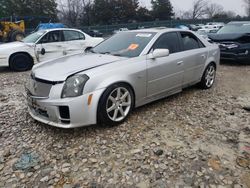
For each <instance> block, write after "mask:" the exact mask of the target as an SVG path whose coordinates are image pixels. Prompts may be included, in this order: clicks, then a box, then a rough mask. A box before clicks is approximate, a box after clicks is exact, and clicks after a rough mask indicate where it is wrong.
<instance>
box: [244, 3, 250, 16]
mask: <svg viewBox="0 0 250 188" xmlns="http://www.w3.org/2000/svg"><path fill="white" fill-rule="evenodd" d="M244 2H245V8H246V13H247V16H250V0H244Z"/></svg>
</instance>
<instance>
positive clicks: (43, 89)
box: [27, 78, 52, 97]
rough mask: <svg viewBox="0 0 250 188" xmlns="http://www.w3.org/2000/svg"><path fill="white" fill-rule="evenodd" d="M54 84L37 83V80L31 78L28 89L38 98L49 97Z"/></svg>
mask: <svg viewBox="0 0 250 188" xmlns="http://www.w3.org/2000/svg"><path fill="white" fill-rule="evenodd" d="M51 87H52V84H49V83H45V82H42V81H37V80H36V79H35V78H30V80H29V83H28V85H27V89H28V90H29V92H30V94H31V95H33V96H37V97H48V96H49V93H50V90H51Z"/></svg>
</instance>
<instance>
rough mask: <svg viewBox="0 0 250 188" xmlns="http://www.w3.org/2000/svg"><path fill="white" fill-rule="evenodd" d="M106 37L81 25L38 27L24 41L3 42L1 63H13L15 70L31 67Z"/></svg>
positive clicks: (0, 51)
mask: <svg viewBox="0 0 250 188" xmlns="http://www.w3.org/2000/svg"><path fill="white" fill-rule="evenodd" d="M103 40H104V39H103V38H95V37H91V36H89V35H87V34H86V33H84V32H82V31H80V30H77V29H68V28H61V29H48V30H41V31H37V32H35V33H32V34H31V35H29V36H27V37H26V38H24V39H23V40H22V41H21V42H12V43H7V44H2V45H0V66H9V67H10V68H11V69H12V70H15V71H26V70H30V69H31V68H32V67H33V65H34V64H35V63H38V62H43V61H47V60H51V59H56V58H59V57H62V56H65V55H70V54H76V53H81V52H83V51H84V50H85V49H86V48H90V47H94V46H96V45H97V44H99V43H100V42H102V41H103Z"/></svg>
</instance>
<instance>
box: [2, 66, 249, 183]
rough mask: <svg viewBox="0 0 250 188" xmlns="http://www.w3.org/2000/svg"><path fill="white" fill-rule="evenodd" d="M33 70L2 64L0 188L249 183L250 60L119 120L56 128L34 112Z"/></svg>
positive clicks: (225, 69)
mask: <svg viewBox="0 0 250 188" xmlns="http://www.w3.org/2000/svg"><path fill="white" fill-rule="evenodd" d="M28 76H29V72H25V73H14V72H11V71H9V70H8V69H5V68H1V69H0V80H1V82H0V88H1V90H0V148H1V149H0V187H51V188H52V187H56V188H57V187H63V188H71V187H75V188H76V187H139V188H146V187H162V188H164V187H180V188H181V187H186V188H188V187H201V188H203V187H211V188H215V187H219V188H220V187H234V188H240V187H245V188H247V187H250V116H249V115H250V112H249V111H247V108H246V109H243V107H247V106H250V66H234V65H222V66H221V67H220V70H219V71H218V74H217V82H216V84H215V86H214V87H213V88H212V89H210V90H206V91H204V90H200V89H199V88H197V87H192V88H189V89H186V90H185V91H183V92H182V93H180V94H178V95H175V96H172V97H169V98H166V99H163V100H160V101H157V102H154V103H152V104H149V105H146V106H143V107H141V108H139V109H136V110H135V111H134V112H133V113H132V115H131V116H130V118H129V119H128V120H127V121H126V122H125V123H123V124H122V125H120V126H117V127H101V126H98V125H96V126H91V127H85V128H78V129H72V130H63V129H58V128H53V127H50V126H47V125H44V124H42V123H39V122H36V121H34V120H33V119H32V118H31V117H30V116H29V115H28V114H27V107H26V103H25V98H24V96H23V95H22V92H24V88H23V84H24V83H25V81H26V79H27V77H28Z"/></svg>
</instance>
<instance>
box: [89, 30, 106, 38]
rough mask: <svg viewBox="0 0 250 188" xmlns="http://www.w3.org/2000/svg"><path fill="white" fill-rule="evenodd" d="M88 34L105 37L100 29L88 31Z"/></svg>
mask: <svg viewBox="0 0 250 188" xmlns="http://www.w3.org/2000/svg"><path fill="white" fill-rule="evenodd" d="M88 34H89V35H90V36H91V37H103V33H101V32H100V31H98V30H90V31H89V32H88Z"/></svg>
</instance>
